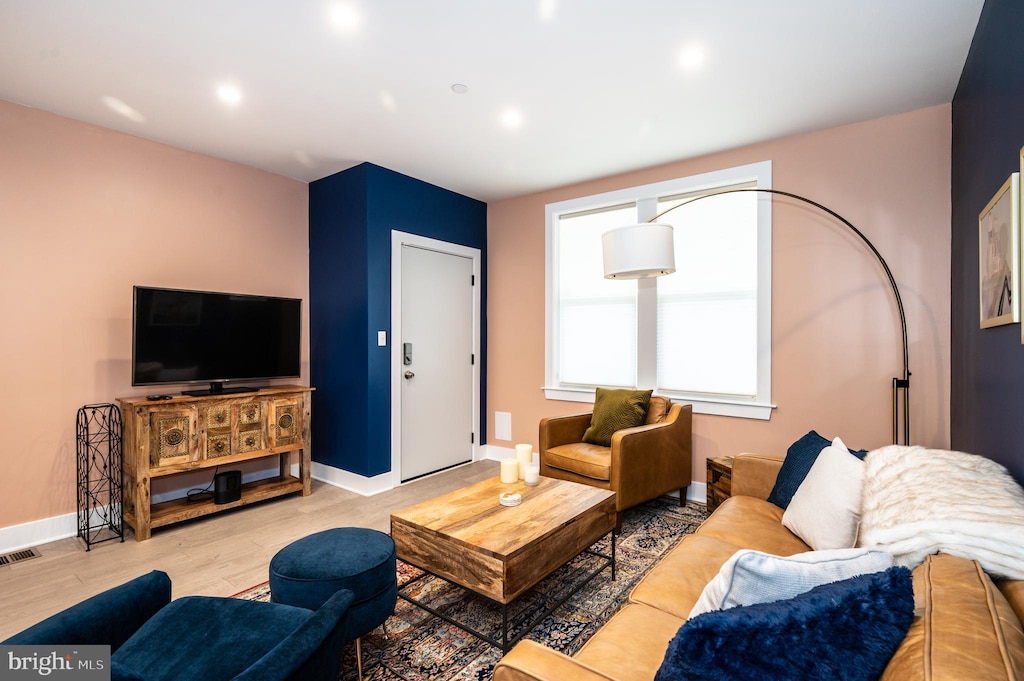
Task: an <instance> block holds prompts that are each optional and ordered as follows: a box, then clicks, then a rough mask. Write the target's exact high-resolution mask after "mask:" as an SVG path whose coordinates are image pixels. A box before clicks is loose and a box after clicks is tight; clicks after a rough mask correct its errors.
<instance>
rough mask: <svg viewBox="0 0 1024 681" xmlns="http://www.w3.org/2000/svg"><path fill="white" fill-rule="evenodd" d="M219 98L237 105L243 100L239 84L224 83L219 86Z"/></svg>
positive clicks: (226, 102)
mask: <svg viewBox="0 0 1024 681" xmlns="http://www.w3.org/2000/svg"><path fill="white" fill-rule="evenodd" d="M217 99H219V100H220V101H222V102H224V103H225V104H229V105H231V106H235V105H236V104H238V103H239V102H241V101H242V91H241V90H239V89H238V86H237V85H232V84H231V83H222V84H220V85H218V86H217Z"/></svg>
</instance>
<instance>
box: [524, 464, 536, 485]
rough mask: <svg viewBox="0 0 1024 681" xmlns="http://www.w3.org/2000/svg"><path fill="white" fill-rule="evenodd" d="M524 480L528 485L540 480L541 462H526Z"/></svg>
mask: <svg viewBox="0 0 1024 681" xmlns="http://www.w3.org/2000/svg"><path fill="white" fill-rule="evenodd" d="M523 480H524V482H526V484H527V485H536V484H537V483H539V482H540V464H539V463H528V464H526V472H525V475H524V477H523Z"/></svg>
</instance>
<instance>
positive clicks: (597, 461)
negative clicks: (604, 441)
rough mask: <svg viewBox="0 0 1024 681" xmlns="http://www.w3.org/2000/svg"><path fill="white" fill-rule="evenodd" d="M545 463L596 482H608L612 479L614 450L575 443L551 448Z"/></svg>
mask: <svg viewBox="0 0 1024 681" xmlns="http://www.w3.org/2000/svg"><path fill="white" fill-rule="evenodd" d="M544 463H546V464H547V465H548V466H550V467H551V468H557V469H559V470H563V471H569V472H570V473H576V474H577V475H582V476H583V477H585V478H592V479H594V480H601V481H604V482H607V481H609V480H611V478H612V450H611V448H610V447H602V446H601V445H592V444H588V443H586V442H573V443H572V444H568V445H559V446H557V447H551V448H550V449H548V450H547V452H546V454H545V456H544Z"/></svg>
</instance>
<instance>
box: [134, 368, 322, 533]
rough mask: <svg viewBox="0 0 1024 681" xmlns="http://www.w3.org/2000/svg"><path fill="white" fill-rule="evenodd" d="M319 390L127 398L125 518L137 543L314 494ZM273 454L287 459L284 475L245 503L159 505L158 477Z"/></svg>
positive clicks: (246, 495) (251, 489)
mask: <svg viewBox="0 0 1024 681" xmlns="http://www.w3.org/2000/svg"><path fill="white" fill-rule="evenodd" d="M312 390H313V389H312V388H306V387H302V386H274V387H269V388H261V389H259V390H254V391H253V392H249V393H232V394H227V395H204V396H186V395H181V396H174V397H172V398H170V399H162V400H149V399H147V398H145V397H126V398H122V399H119V400H118V403H119V404H120V406H121V411H122V413H123V415H124V431H125V434H124V519H125V522H127V523H128V524H129V525H131V527H132V528H133V529H134V530H135V539H136V540H138V541H144V540H146V539H149V537H150V531H151V530H152V529H153V528H155V527H164V526H166V525H172V524H174V523H178V522H182V521H184V520H191V519H193V518H199V517H202V516H205V515H209V514H211V513H219V512H220V511H226V510H228V509H232V508H238V507H240V506H246V505H248V504H252V503H256V502H258V501H264V500H266V499H272V498H274V497H279V496H282V495H285V494H294V493H296V492H298V493H300V494H302V495H303V496H306V495H308V494H309V493H310V489H311V487H310V452H309V441H310V437H309V431H310V421H311V413H310V401H311V400H310V393H311V391H312ZM292 452H296V453H297V454H298V464H299V475H298V477H295V476H294V475H292V474H291V458H292ZM271 456H276V457H278V459H279V474H278V475H277V476H275V477H269V478H264V479H262V480H255V481H253V482H248V483H245V484H243V485H242V489H241V498H240V499H238V500H237V501H232V502H228V503H223V504H215V503H214V502H213V500H212V499H204V500H202V501H194V500H193V501H189V500H188V499H187V498H180V499H172V500H171V501H165V502H161V503H158V504H153V503H151V493H150V483H151V481H152V480H153V479H154V478H166V477H169V476H174V475H181V474H183V473H189V472H195V471H199V470H203V469H212V468H214V467H216V466H226V465H231V464H236V463H240V462H242V461H252V460H254V459H262V458H266V457H271ZM210 472H211V473H212V472H213V471H212V470H211V471H210Z"/></svg>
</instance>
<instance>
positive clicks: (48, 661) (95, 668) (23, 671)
mask: <svg viewBox="0 0 1024 681" xmlns="http://www.w3.org/2000/svg"><path fill="white" fill-rule="evenodd" d="M39 678H46V679H68V680H71V679H74V680H75V681H110V646H0V680H2V681H7V680H8V679H10V680H11V681H16V680H19V679H39Z"/></svg>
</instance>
